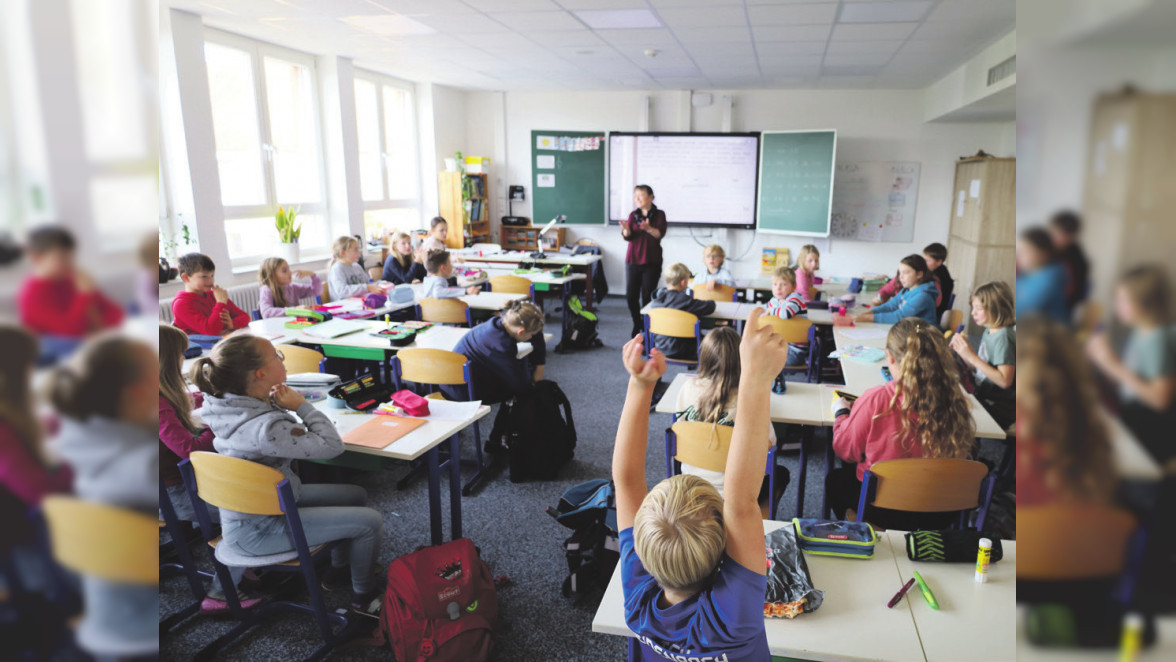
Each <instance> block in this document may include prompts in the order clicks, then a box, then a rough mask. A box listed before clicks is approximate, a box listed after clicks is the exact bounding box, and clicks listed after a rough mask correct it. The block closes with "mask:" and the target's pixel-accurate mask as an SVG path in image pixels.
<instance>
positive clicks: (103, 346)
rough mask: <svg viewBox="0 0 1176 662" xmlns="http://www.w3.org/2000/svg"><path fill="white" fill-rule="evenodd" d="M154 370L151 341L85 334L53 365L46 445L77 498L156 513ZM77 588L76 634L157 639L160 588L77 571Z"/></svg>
mask: <svg viewBox="0 0 1176 662" xmlns="http://www.w3.org/2000/svg"><path fill="white" fill-rule="evenodd" d="M155 371H156V355H155V350H154V348H152V347H151V345H149V344H147V343H145V342H140V341H137V340H131V339H129V338H125V337H122V336H118V335H114V334H108V335H104V336H99V337H96V338H93V339H91V340H90V341H88V342H87V343H86V344H85V345H83V346H82V347H81V348H79V349H78V351H77V353H75V354H74V355H73V356H72V357H71V359H70V360H69V361H68V362H66V363H64V364H62V365H60V366H58V367H57V368H56V369H55V370H54V372H53V374H52V375H51V377H50V379H49V393H50V401H51V403H52V405H53V407H54V409H55V410H56V411H57V413H58V414H59V415H60V416H61V432H60V434H59V435H58V436H57V438H56V439H55V440H54V441H53V443H52V446H53V450H54V451H55V452H56V453H57V454H58V455H59V456H61V457H62V458H64V459H65V460H66V461H67V462H69V464H70V466H71V467H73V471H74V492H75V493H76V494H77V496H78V498H80V499H82V500H84V501H91V502H94V503H99V504H104V505H108V506H115V507H118V508H125V509H128V510H134V511H137V512H140V513H142V514H144V515H149V516H151V517H157V516H158V509H159V482H158V480H159V453H158V450H157V447H156V444H157V443H158V441H157V439H156V437H155V435H153V434H151V433H152V432H157V429H156V428H157V427H158V415H159V412H158V410H157V409H156V405H157V403H156V394H157V391H158V381H157V376H156V372H155ZM82 589H83V596H84V600H85V605H86V613H85V616H84V617H83V620H82V623H81V624H80V625H79V626H78V630H79V632H91V633H94V634H98V633H101V637H102V639H103V640H105V641H111V640H113V641H120V642H123V643H125V644H126V646H127V647H128V648H135V649H141V647H143V646H149V645H151V642H152V641H154V642H158V640H159V630H158V628H157V626H156V619H157V618H158V615H159V590H158V587H156V586H154V585H152V586H143V585H141V584H132V583H127V582H119V581H116V580H108V579H102V578H99V577H93V576H83V578H82ZM82 638H83V640H86V639H89V636H83V637H82ZM156 645H157V644H156Z"/></svg>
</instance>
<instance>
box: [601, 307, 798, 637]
mask: <svg viewBox="0 0 1176 662" xmlns="http://www.w3.org/2000/svg"><path fill="white" fill-rule="evenodd" d="M762 312H763V311H762V309H759V308H756V309H755V310H753V311H752V312H751V314H750V315H749V316H748V318H747V325H746V329H747V330H746V331H745V333H744V336H743V341H742V343H741V344H740V348H739V353H740V362H741V364H742V372H741V374H740V378H739V395H738V397H737V403H738V406H737V408H736V414H735V430H734V432H733V434H732V437H731V448H730V452H729V454H728V456H727V470H726V472H725V474H724V483H725V485H726V490H725V491H726V498H725V499H724V498H723V497H721V496H719V494H718V492H717V491H716V490H715V488H714V487H713V486H712V485H711V484H710V483H708V482H706V481H705V480H702V479H701V478H699V477H698V476H691V475H681V476H674V477H673V478H667V479H666V480H663V481H661V482H660V483H658V484H657V485H656V486H655V487H654V488H653V490H652V491H647V487H646V483H645V455H646V442H647V441H648V438H649V403H650V400H651V398H652V396H653V390H654V385H655V384H656V383H657V382H658V380H659V379H660V378H661V376H662V375H663V374H665V371H666V363H665V356H664V355H662V353H661V352H660V351H658V350H657V349H653V350H651V351H650V358H649V360H648V361H646V360H643V359H642V347H641V345H642V340H641V336H636V337H634V338H633V339H632V340H630V341H629V342H628V343H626V345H625V348H624V350H623V360H624V363H625V369H626V370H627V371H628V372H629V375H630V378H629V387H628V392H627V394H626V397H625V406H624V409H623V410H622V412H621V420H620V423H619V425H618V426H617V440H616V448H615V449H614V451H613V463H612V471H613V480H614V482H615V485H616V496H617V527H618V528H619V529H620V546H621V561H620V563H621V579H622V584H623V590H624V596H625V621H626V623H627V624H628V625H629V627H630V628H632V630H633V631H634V632H635V633H636V634H637V640H638V641H639V642H640V644H641V655H642V657H641V658H640V659H645V660H661V659H665V658H666V656H667V655H674V656H678V657H680V656H683V655H686V656H699V655H709V656H712V657H718V658H720V659H722V658H723V657H725V658H726V659H729V660H767V659H768V658H769V652H768V641H767V636H766V634H765V631H764V616H763V602H764V594H765V592H766V590H767V579H766V572H767V567H766V563H765V561H764V559H765V557H766V555H767V550H766V548H765V546H764V528H763V521H762V520H761V515H760V508H759V505H758V504H757V503H756V495H757V492H758V491H759V484H760V479H761V477H762V476H763V470H764V447H763V442H762V435H763V430H764V428H765V427H766V426H767V425H768V422H769V418H768V406H769V404H768V403H769V396H770V390H769V389H770V386H771V383H772V380H773V379H775V377H776V375H777V374H778V373H779V372H780V370H781V369H782V368H783V367H784V362H785V360H786V359H787V357H788V347H787V345H786V344H785V343H784V342H783V341H782V340H781V339H780V337H779V336H777V335H776V334H774V333H772V331H771V329H770V328H767V327H763V328H761V327H760V326H759V317H760V315H761V314H762ZM675 659H676V657H675Z"/></svg>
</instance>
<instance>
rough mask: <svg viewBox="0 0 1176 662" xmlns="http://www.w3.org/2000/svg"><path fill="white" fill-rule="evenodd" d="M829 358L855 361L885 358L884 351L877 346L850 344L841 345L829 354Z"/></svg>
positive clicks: (867, 361) (861, 361) (873, 360)
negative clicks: (846, 345) (847, 345)
mask: <svg viewBox="0 0 1176 662" xmlns="http://www.w3.org/2000/svg"><path fill="white" fill-rule="evenodd" d="M829 358H831V359H849V360H851V361H857V362H858V363H877V362H878V361H881V360H882V359H884V358H886V352H884V351H882V350H880V349H878V348H877V347H866V346H864V345H851V346H849V347H842V348H841V349H838V350H836V351H834V352H833V353H831V354H829Z"/></svg>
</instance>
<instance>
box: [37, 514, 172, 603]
mask: <svg viewBox="0 0 1176 662" xmlns="http://www.w3.org/2000/svg"><path fill="white" fill-rule="evenodd" d="M41 507H42V510H43V512H44V513H45V522H46V525H47V526H48V529H49V540H50V545H51V546H52V549H53V557H54V558H55V559H57V562H58V563H60V564H61V565H62V566H64V567H66V568H68V569H70V570H73V571H74V572H77V573H80V574H83V575H87V576H90V577H97V578H100V579H106V580H110V581H116V582H123V583H127V584H138V585H142V586H154V585H158V584H159V520H158V518H156V517H152V516H149V515H144V514H142V513H137V512H135V511H132V510H126V509H124V508H117V507H115V506H107V505H104V504H100V503H92V502H89V501H82V500H81V499H78V498H76V497H70V496H64V495H50V496H47V497H45V500H44V501H43V502H42V506H41Z"/></svg>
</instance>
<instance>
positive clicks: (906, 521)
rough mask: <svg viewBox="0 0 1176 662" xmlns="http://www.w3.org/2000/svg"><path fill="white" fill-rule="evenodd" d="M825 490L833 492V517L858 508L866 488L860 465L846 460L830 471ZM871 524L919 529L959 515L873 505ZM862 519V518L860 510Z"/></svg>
mask: <svg viewBox="0 0 1176 662" xmlns="http://www.w3.org/2000/svg"><path fill="white" fill-rule="evenodd" d="M825 490H826V493H827V494H828V495H829V507H830V508H832V509H833V518H834V519H842V518H844V517H845V511H846V510H850V509H852V510H854V511H855V512H856V511H857V509H858V497H859V496H860V495H861V492H862V481H860V480H858V477H857V465H856V464H849V463H846V465H845V466H842V467H837V468H836V469H833V470H832V471H830V472H829V477H828V478H827V479H826V480H825ZM869 514H870V519H869V522H870V523H871V524H876V525H878V526H880V527H883V528H886V529H900V530H903V531H915V530H918V529H933V530H934V529H946V528H948V527H950V526H951V525H952V524H953V523H954V522H955V521H956V519H957V515H956V514H955V513H908V512H905V511H902V510H891V509H889V508H874V507H871V508H870V513H869ZM858 519H859V520H860V519H861V517H860V513H859V518H858Z"/></svg>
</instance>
